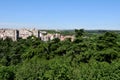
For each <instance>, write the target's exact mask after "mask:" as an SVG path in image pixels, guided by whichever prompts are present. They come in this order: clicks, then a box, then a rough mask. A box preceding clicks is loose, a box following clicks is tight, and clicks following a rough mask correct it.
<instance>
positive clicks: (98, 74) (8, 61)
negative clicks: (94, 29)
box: [0, 29, 120, 80]
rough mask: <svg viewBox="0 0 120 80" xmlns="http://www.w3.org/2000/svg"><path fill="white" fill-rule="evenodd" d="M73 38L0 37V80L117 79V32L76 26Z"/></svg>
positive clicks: (119, 41)
mask: <svg viewBox="0 0 120 80" xmlns="http://www.w3.org/2000/svg"><path fill="white" fill-rule="evenodd" d="M75 36H76V38H75V40H74V41H71V40H70V39H66V40H65V41H60V40H59V39H57V38H56V39H54V40H52V41H48V42H43V41H41V40H39V39H38V38H36V37H34V36H31V37H28V39H19V40H18V41H12V40H11V39H10V38H6V40H2V39H0V80H120V34H119V33H114V32H105V33H101V34H88V33H87V32H85V31H84V30H83V29H81V30H75Z"/></svg>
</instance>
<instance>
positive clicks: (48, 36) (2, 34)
mask: <svg viewBox="0 0 120 80" xmlns="http://www.w3.org/2000/svg"><path fill="white" fill-rule="evenodd" d="M32 35H33V36H35V37H37V38H39V39H41V40H42V41H49V40H53V39H55V38H59V39H60V40H61V41H63V40H65V39H67V38H70V39H71V41H73V40H74V35H66V36H65V35H61V34H60V33H48V32H47V31H43V30H38V29H26V28H24V29H4V28H3V29H0V38H1V39H3V40H5V39H6V38H7V37H8V38H11V39H12V40H13V41H16V40H18V39H19V38H22V39H27V38H28V37H30V36H32Z"/></svg>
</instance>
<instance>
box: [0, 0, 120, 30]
mask: <svg viewBox="0 0 120 80" xmlns="http://www.w3.org/2000/svg"><path fill="white" fill-rule="evenodd" d="M0 28H37V29H80V28H84V29H114V30H118V29H119V30H120V0H0Z"/></svg>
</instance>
